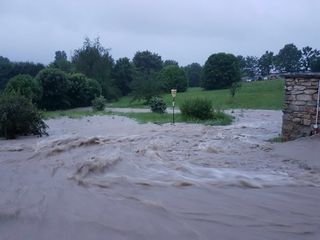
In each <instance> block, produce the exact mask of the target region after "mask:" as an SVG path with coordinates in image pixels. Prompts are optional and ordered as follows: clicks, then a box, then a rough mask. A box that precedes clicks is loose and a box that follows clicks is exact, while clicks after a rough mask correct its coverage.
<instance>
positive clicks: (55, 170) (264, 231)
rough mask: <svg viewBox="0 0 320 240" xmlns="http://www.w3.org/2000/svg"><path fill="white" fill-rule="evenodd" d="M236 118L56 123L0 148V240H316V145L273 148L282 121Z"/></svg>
mask: <svg viewBox="0 0 320 240" xmlns="http://www.w3.org/2000/svg"><path fill="white" fill-rule="evenodd" d="M234 115H235V116H236V119H235V122H234V124H232V125H230V126H214V127H211V126H203V125H196V124H176V125H174V126H173V125H170V124H166V125H155V124H138V123H136V122H135V121H133V120H130V119H127V118H124V117H110V116H99V117H98V116H97V117H88V118H83V119H68V118H61V119H55V120H49V121H47V123H48V125H49V126H50V130H49V134H50V135H49V137H42V138H35V137H25V138H19V139H17V140H10V141H6V140H0V240H2V239H14V240H16V239H17V240H20V239H21V240H22V239H23V240H24V239H35V240H37V239H39V240H40V239H48V240H51V239H52V240H56V239H115V240H117V239H137V240H142V239H184V240H185V239H246V240H249V239H268V240H269V239H279V240H280V239H281V240H283V239H299V240H300V239H320V157H319V151H320V138H319V137H312V138H305V139H300V140H297V141H293V142H288V143H270V142H268V141H267V140H269V139H271V138H273V137H276V136H277V135H278V134H279V133H280V127H281V112H280V111H260V110H256V111H254V110H245V111H235V113H234Z"/></svg>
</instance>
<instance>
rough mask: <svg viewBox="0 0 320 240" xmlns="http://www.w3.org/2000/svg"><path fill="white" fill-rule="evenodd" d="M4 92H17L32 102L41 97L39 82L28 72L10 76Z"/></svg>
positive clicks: (14, 93)
mask: <svg viewBox="0 0 320 240" xmlns="http://www.w3.org/2000/svg"><path fill="white" fill-rule="evenodd" d="M4 92H5V93H6V94H13V95H17V94H19V95H21V96H24V97H26V98H27V99H30V100H31V101H32V102H33V103H36V102H38V101H39V100H40V97H41V89H40V86H39V84H37V82H36V81H35V80H34V79H33V78H32V77H31V76H30V75H28V74H19V75H17V76H14V77H13V78H11V79H10V80H9V81H8V83H7V85H6V88H5V89H4Z"/></svg>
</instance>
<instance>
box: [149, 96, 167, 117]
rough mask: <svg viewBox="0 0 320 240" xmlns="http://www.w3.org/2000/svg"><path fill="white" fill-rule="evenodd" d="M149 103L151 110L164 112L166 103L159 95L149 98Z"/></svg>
mask: <svg viewBox="0 0 320 240" xmlns="http://www.w3.org/2000/svg"><path fill="white" fill-rule="evenodd" d="M149 104H150V108H151V111H152V112H156V113H165V111H166V109H167V104H166V103H165V102H164V101H163V99H162V98H159V97H153V98H151V100H150V102H149Z"/></svg>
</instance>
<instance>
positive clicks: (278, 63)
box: [275, 43, 302, 72]
mask: <svg viewBox="0 0 320 240" xmlns="http://www.w3.org/2000/svg"><path fill="white" fill-rule="evenodd" d="M301 56H302V54H301V51H300V50H299V49H298V48H297V47H296V46H295V45H294V44H293V43H291V44H286V45H285V46H284V47H283V48H282V49H280V51H279V53H278V55H276V56H275V67H276V69H277V70H278V71H280V72H298V71H300V59H301Z"/></svg>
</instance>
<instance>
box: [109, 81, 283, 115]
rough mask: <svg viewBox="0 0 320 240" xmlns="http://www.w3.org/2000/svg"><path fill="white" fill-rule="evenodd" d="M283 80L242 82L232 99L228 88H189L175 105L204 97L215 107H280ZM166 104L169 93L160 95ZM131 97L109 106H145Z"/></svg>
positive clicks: (168, 99) (169, 99)
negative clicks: (205, 89)
mask: <svg viewBox="0 0 320 240" xmlns="http://www.w3.org/2000/svg"><path fill="white" fill-rule="evenodd" d="M283 93H284V81H283V80H281V79H278V80H266V81H256V82H244V83H242V87H241V88H240V89H239V90H238V92H237V93H236V95H235V97H234V99H231V97H230V91H229V89H223V90H213V91H203V90H202V89H201V88H189V89H188V91H187V92H184V93H178V94H177V98H176V105H177V106H179V104H180V103H182V102H183V101H184V100H185V99H189V98H196V97H205V98H208V99H210V100H211V101H212V104H213V106H214V108H215V109H230V108H243V109H281V108H282V104H283V96H284V95H283ZM162 97H163V98H164V100H165V102H166V103H167V104H168V106H171V101H172V99H171V95H170V93H168V94H164V95H163V96H162ZM131 100H132V98H131V97H123V98H121V99H119V101H117V102H114V103H112V104H110V105H109V106H111V107H147V106H145V105H144V102H143V101H135V102H131Z"/></svg>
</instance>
